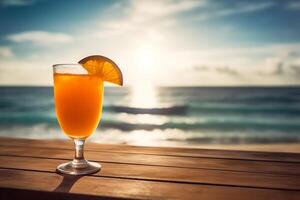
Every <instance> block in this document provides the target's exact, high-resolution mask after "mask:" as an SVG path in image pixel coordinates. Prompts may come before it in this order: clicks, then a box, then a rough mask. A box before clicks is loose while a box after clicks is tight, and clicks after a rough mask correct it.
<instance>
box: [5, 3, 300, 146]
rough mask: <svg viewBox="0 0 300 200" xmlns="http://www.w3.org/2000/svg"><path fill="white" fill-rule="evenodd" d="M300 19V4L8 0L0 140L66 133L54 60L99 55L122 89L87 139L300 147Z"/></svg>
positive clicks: (107, 101)
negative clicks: (112, 67)
mask: <svg viewBox="0 0 300 200" xmlns="http://www.w3.org/2000/svg"><path fill="white" fill-rule="evenodd" d="M299 19H300V1H280V0H278V1H276V0H266V1H262V0H257V1H254V0H252V1H246V0H240V1H218V0H209V1H208V0H207V1H206V0H198V1H190V0H161V1H159V0H157V1H147V0H136V1H134V0H132V1H127V0H122V1H121V0H120V1H108V0H107V1H105V0H103V1H97V0H89V1H76V3H75V1H70V0H65V1H59V0H51V1H50V0H1V1H0V27H1V29H0V85H1V86H0V136H5V137H21V138H35V139H68V138H67V136H65V135H64V134H63V133H62V131H61V130H60V128H59V125H58V123H57V120H56V116H55V111H54V101H53V88H52V86H53V80H52V78H53V77H52V65H53V64H56V63H77V62H78V61H79V60H80V59H82V58H84V57H86V56H88V55H93V54H100V55H105V56H107V57H109V58H111V59H112V60H114V61H115V62H116V63H117V64H118V65H119V66H120V68H121V69H122V71H123V76H124V81H125V87H122V88H118V87H113V86H111V85H107V87H106V88H105V98H104V108H103V109H104V110H103V115H102V119H101V122H100V125H99V127H98V129H97V131H96V133H94V134H93V135H92V137H91V138H90V139H89V140H90V141H94V142H100V143H126V144H132V145H151V146H185V147H209V146H212V147H214V148H215V147H216V145H217V146H218V147H220V148H242V147H243V145H244V146H245V145H246V146H247V145H248V146H249V145H250V147H253V148H254V150H255V149H259V148H260V147H267V146H268V145H271V146H272V145H277V146H273V148H275V150H284V149H287V148H289V147H293V148H294V149H298V150H299V151H300V87H299V83H300V23H299ZM251 145H254V146H251ZM253 148H252V149H253Z"/></svg>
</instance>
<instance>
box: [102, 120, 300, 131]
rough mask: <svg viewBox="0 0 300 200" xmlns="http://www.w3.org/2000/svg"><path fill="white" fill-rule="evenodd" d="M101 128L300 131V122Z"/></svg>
mask: <svg viewBox="0 0 300 200" xmlns="http://www.w3.org/2000/svg"><path fill="white" fill-rule="evenodd" d="M100 126H101V128H114V129H119V130H122V131H132V130H148V131H150V130H166V129H180V130H218V131H227V132H228V131H236V130H239V131H243V130H255V131H268V130H277V131H286V132H300V124H299V123H285V124H284V123H259V122H230V121H224V122H204V123H173V122H167V123H163V124H140V123H139V124H133V123H124V122H114V121H105V120H103V121H102V122H101V125H100Z"/></svg>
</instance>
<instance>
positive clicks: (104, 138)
mask: <svg viewBox="0 0 300 200" xmlns="http://www.w3.org/2000/svg"><path fill="white" fill-rule="evenodd" d="M103 106H104V107H103V114H102V119H101V122H100V124H99V126H98V128H97V130H96V132H95V133H94V134H93V135H92V136H91V137H90V140H92V141H95V142H103V143H127V144H134V145H156V146H158V145H167V146H168V145H169V146H176V145H180V146H192V145H201V144H253V143H264V144H265V143H297V142H300V88H299V87H161V88H153V89H152V91H151V92H149V91H148V90H144V91H143V90H141V91H140V93H139V94H137V93H136V90H135V88H114V87H106V88H105V95H104V105H103ZM0 136H6V137H20V138H35V139H67V136H66V135H64V134H63V133H62V131H61V129H60V128H59V125H58V123H57V120H56V115H55V108H54V101H53V88H52V87H0Z"/></svg>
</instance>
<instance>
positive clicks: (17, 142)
mask: <svg viewBox="0 0 300 200" xmlns="http://www.w3.org/2000/svg"><path fill="white" fill-rule="evenodd" d="M0 145H4V146H26V147H27V146H28V145H30V146H31V147H45V146H47V147H48V148H55V149H73V144H72V142H71V141H70V140H66V141H63V140H31V139H19V138H4V137H0ZM86 150H90V151H99V152H102V151H108V152H116V153H133V154H150V155H169V156H185V157H204V158H228V159H242V160H260V161H280V162H281V161H285V162H300V154H298V153H280V152H276V153H275V152H274V153H273V152H272V153H270V152H256V151H233V150H213V149H200V148H172V147H147V146H132V145H118V144H96V143H89V142H88V143H87V145H86Z"/></svg>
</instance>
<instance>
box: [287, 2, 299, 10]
mask: <svg viewBox="0 0 300 200" xmlns="http://www.w3.org/2000/svg"><path fill="white" fill-rule="evenodd" d="M286 8H287V9H288V10H300V1H292V2H288V4H287V6H286Z"/></svg>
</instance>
